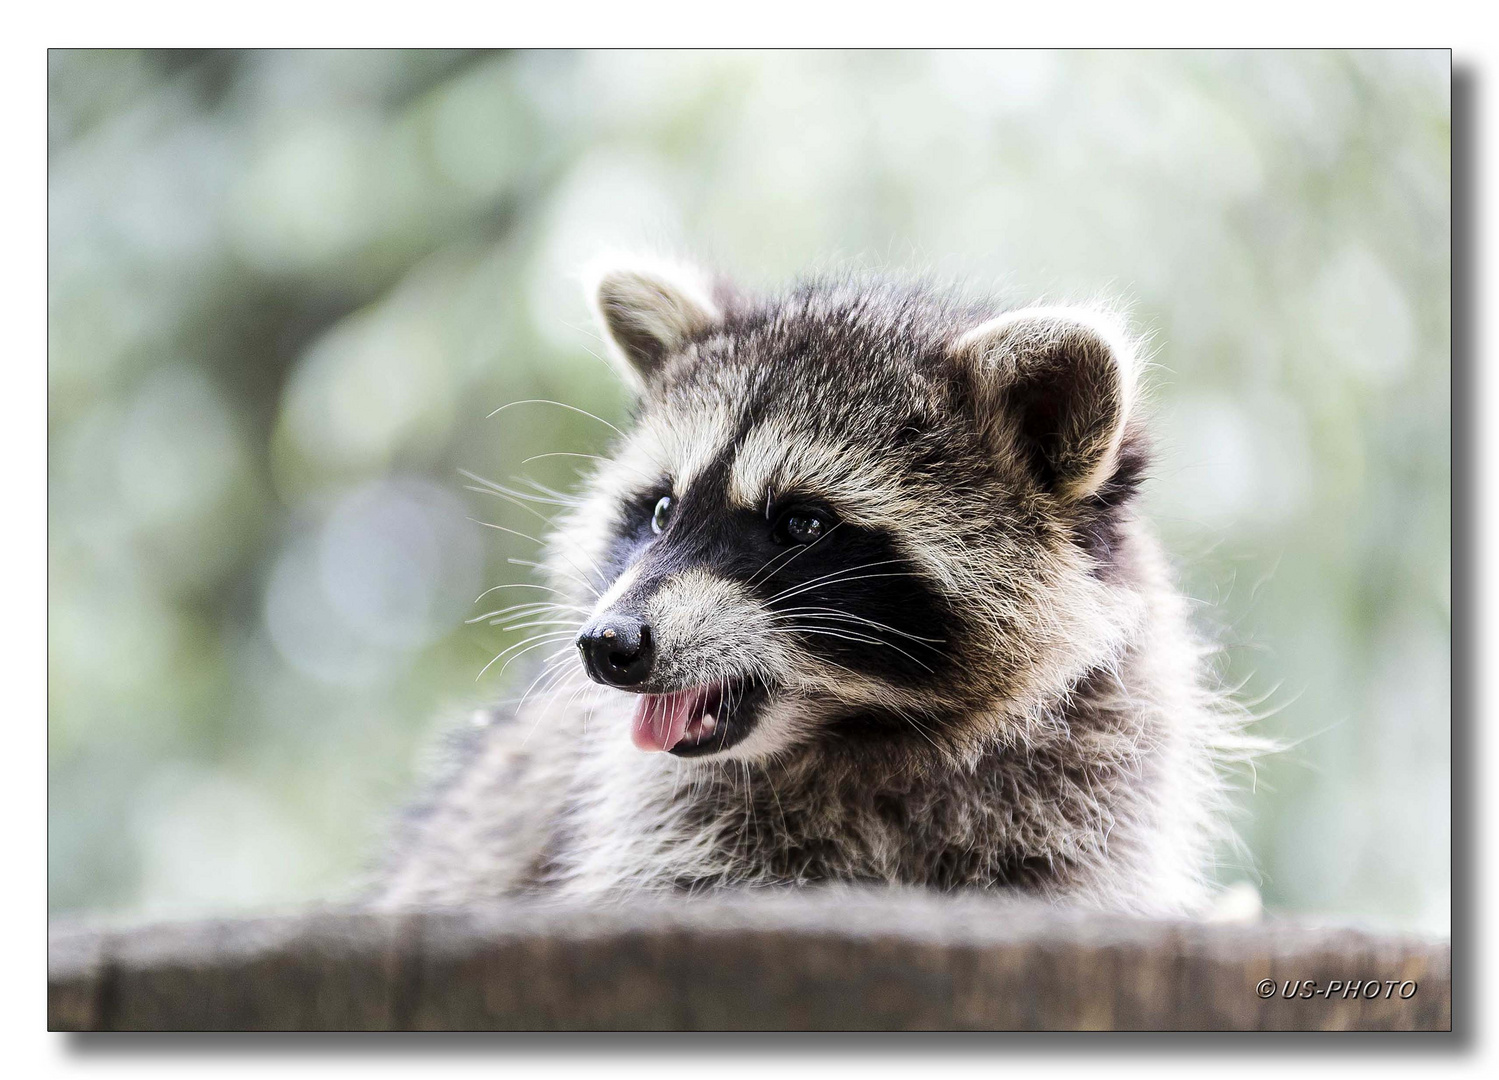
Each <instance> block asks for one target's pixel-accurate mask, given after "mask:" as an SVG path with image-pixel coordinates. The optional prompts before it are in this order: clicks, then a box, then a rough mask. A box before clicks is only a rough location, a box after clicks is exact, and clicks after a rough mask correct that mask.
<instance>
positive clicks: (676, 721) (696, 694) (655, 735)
mask: <svg viewBox="0 0 1499 1080" xmlns="http://www.w3.org/2000/svg"><path fill="white" fill-rule="evenodd" d="M710 694H711V690H710V689H709V688H708V687H706V686H698V687H693V688H692V689H691V690H678V691H676V692H675V693H671V694H646V695H644V696H643V697H642V698H641V699H640V704H639V705H638V706H636V708H635V722H634V724H633V725H632V726H631V729H630V738H631V740H632V741H633V742H634V743H635V745H636V746H638V747H639V748H640V749H642V750H645V751H648V752H650V753H662V752H664V751H667V750H670V749H671V748H672V747H673V746H676V745H677V743H679V742H681V741H682V736H683V735H685V734H687V725H688V724H690V723H692V721H693V720H697V719H700V718H701V717H702V715H703V713H704V711H705V710H706V708H707V706H708V699H709V696H710Z"/></svg>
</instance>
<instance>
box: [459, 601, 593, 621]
mask: <svg viewBox="0 0 1499 1080" xmlns="http://www.w3.org/2000/svg"><path fill="white" fill-rule="evenodd" d="M564 611H575V612H578V613H580V614H583V615H587V614H588V609H587V608H583V607H578V606H576V605H574V604H557V603H553V602H552V601H550V600H543V601H541V602H539V603H531V604H511V605H510V606H509V607H502V608H499V609H497V610H495V611H486V612H485V613H484V614H483V615H475V616H474V617H473V618H472V619H465V620H463V621H464V622H465V623H470V624H472V623H479V622H483V621H484V620H485V619H496V620H498V619H503V618H511V617H514V618H520V617H523V616H526V615H540V614H541V613H542V612H556V613H558V614H560V613H562V612H564Z"/></svg>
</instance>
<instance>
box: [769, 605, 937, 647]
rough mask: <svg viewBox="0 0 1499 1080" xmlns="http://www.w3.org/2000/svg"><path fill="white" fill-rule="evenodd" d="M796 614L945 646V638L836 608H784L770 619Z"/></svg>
mask: <svg viewBox="0 0 1499 1080" xmlns="http://www.w3.org/2000/svg"><path fill="white" fill-rule="evenodd" d="M798 613H805V614H807V615H813V616H817V617H819V618H827V619H837V620H839V621H842V622H858V623H863V624H864V625H866V626H873V627H876V628H878V629H880V630H889V631H890V632H891V633H892V634H899V635H900V636H901V637H903V638H910V639H911V640H912V641H920V642H923V643H924V644H930V645H946V644H947V639H946V638H929V637H922V636H921V635H920V634H912V633H909V632H907V631H905V630H901V629H898V628H897V627H894V626H891V625H890V624H889V623H882V622H879V621H878V620H876V619H866V618H865V617H864V616H862V615H855V614H853V612H850V611H839V610H837V609H836V608H818V607H794V608H785V609H783V610H781V611H777V612H775V613H774V614H773V615H772V616H771V618H773V619H783V618H788V617H790V616H791V615H794V614H798Z"/></svg>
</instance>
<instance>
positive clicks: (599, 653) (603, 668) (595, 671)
mask: <svg viewBox="0 0 1499 1080" xmlns="http://www.w3.org/2000/svg"><path fill="white" fill-rule="evenodd" d="M578 651H579V652H581V653H582V654H583V666H584V668H585V669H586V670H587V671H588V677H589V678H590V679H592V680H593V681H594V682H601V683H604V684H605V685H607V686H620V687H626V686H638V685H639V684H640V683H643V682H645V680H646V678H647V677H648V676H649V675H650V673H651V666H652V665H653V663H654V662H655V659H656V649H655V646H654V644H653V643H652V641H651V628H650V627H649V626H648V625H646V623H645V620H643V619H637V618H635V617H634V616H633V615H606V616H605V617H603V618H602V619H599V620H598V621H597V622H594V623H590V624H589V625H588V626H585V627H584V628H583V632H582V633H581V634H579V635H578Z"/></svg>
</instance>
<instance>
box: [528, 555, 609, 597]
mask: <svg viewBox="0 0 1499 1080" xmlns="http://www.w3.org/2000/svg"><path fill="white" fill-rule="evenodd" d="M505 561H506V562H507V563H509V564H510V565H511V566H529V567H530V568H531V569H533V570H540V571H541V572H542V573H548V572H550V571H553V570H561V571H562V573H564V574H567V576H568V577H570V578H572V580H573V581H575V582H577V583H578V584H579V585H581V586H583V588H585V589H587V590H588V591H589V592H590V593H592V594H593V595H594V598H595V599H597V598H598V596H599V590H598V589H596V588H594V587H593V586H592V585H591V584H589V583H588V582H587V581H585V580H584V579H583V578H580V577H576V576H575V575H573V574H568V573H567V571H566V570H562V568H561V567H560V566H547V565H546V564H544V563H539V562H532V561H531V560H529V559H506V560H505Z"/></svg>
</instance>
